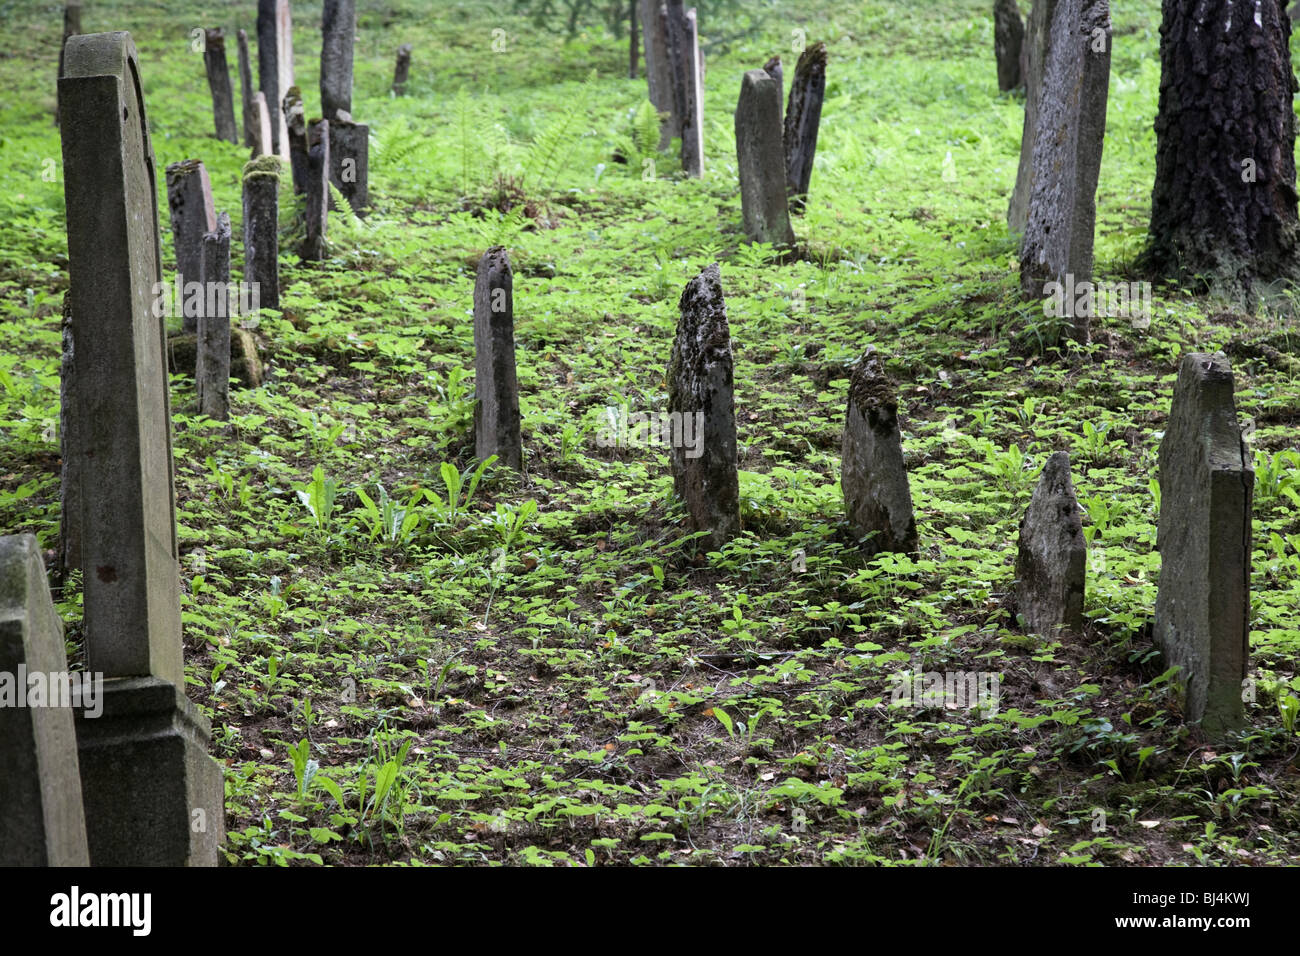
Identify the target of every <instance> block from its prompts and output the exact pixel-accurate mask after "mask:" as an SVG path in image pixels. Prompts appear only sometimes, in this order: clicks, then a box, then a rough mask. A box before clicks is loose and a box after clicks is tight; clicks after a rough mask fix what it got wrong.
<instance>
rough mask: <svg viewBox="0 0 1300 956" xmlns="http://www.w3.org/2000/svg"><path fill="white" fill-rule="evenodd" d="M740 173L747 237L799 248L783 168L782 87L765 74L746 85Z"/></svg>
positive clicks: (739, 127) (740, 109)
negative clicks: (788, 203)
mask: <svg viewBox="0 0 1300 956" xmlns="http://www.w3.org/2000/svg"><path fill="white" fill-rule="evenodd" d="M736 168H737V170H738V171H739V174H740V206H741V211H742V214H743V216H744V219H745V235H747V236H748V237H749V238H750V241H752V242H770V243H772V244H773V245H776V246H792V245H794V230H793V229H791V228H790V211H789V208H788V206H787V204H786V196H785V168H784V163H782V162H781V86H780V84H779V83H778V82H777V81H776V79H775V78H774V77H773V76H771V75H770V74H769V73H767V72H765V71H763V70H750V71H749V72H747V73H746V74H745V78H744V80H742V81H741V84H740V102H739V103H738V104H737V105H736Z"/></svg>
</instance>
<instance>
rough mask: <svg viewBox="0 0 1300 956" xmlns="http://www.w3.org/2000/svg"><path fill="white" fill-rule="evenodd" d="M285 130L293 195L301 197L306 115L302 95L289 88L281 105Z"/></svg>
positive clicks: (304, 181) (304, 184)
mask: <svg viewBox="0 0 1300 956" xmlns="http://www.w3.org/2000/svg"><path fill="white" fill-rule="evenodd" d="M282 110H283V112H284V123H285V129H286V130H287V131H288V132H287V135H288V137H289V171H290V173H291V174H292V177H293V193H294V195H295V196H301V195H303V194H304V193H305V192H307V150H308V146H307V113H306V110H305V109H304V107H303V102H302V93H301V91H299V89H298V87H296V86H294V87H290V88H289V92H287V93H286V94H285V95H284V103H283V104H282Z"/></svg>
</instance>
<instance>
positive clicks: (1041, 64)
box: [1007, 0, 1059, 234]
mask: <svg viewBox="0 0 1300 956" xmlns="http://www.w3.org/2000/svg"><path fill="white" fill-rule="evenodd" d="M1058 2H1059V0H1033V6H1032V7H1031V8H1030V10H1029V18H1028V19H1027V20H1026V21H1025V35H1024V39H1023V40H1022V41H1021V45H1020V78H1021V80H1022V81H1023V82H1024V84H1025V122H1024V125H1023V127H1022V128H1021V133H1020V166H1019V168H1018V169H1017V170H1016V185H1015V189H1014V190H1013V191H1012V193H1011V202H1010V204H1009V205H1008V206H1007V229H1009V230H1010V231H1011V232H1013V233H1017V234H1019V233H1022V232H1024V231H1025V223H1027V222H1028V221H1029V196H1030V193H1032V192H1033V188H1034V136H1035V134H1036V133H1037V131H1038V103H1039V100H1041V99H1042V96H1043V73H1044V71H1045V70H1046V69H1047V51H1048V47H1049V44H1050V42H1051V37H1052V33H1051V26H1052V17H1053V15H1054V14H1055V13H1056V5H1057V3H1058Z"/></svg>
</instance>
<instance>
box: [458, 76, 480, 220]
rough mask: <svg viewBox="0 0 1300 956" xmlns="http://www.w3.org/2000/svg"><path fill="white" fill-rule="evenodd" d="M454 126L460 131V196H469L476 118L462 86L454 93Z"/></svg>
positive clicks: (471, 101)
mask: <svg viewBox="0 0 1300 956" xmlns="http://www.w3.org/2000/svg"><path fill="white" fill-rule="evenodd" d="M455 112H456V126H457V128H458V129H459V131H460V194H461V195H462V196H468V195H469V184H470V180H471V179H472V178H473V177H472V176H471V175H470V172H471V170H472V169H473V168H474V157H475V155H477V153H478V140H479V137H478V134H477V133H476V131H475V130H476V128H477V122H476V121H477V117H476V115H475V109H474V101H473V100H471V99H470V97H469V94H468V93H467V92H465V88H464V87H463V86H462V87H461V88H460V90H459V91H458V92H457V93H456V103H455Z"/></svg>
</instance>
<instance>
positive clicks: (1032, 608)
mask: <svg viewBox="0 0 1300 956" xmlns="http://www.w3.org/2000/svg"><path fill="white" fill-rule="evenodd" d="M1087 561H1088V544H1087V542H1086V541H1085V540H1084V537H1083V521H1082V520H1081V519H1080V517H1079V501H1078V499H1077V498H1076V497H1075V494H1074V482H1072V481H1071V480H1070V455H1069V453H1068V452H1063V451H1058V452H1056V453H1055V454H1054V455H1052V457H1051V458H1049V459H1047V464H1046V465H1045V466H1044V467H1043V474H1042V477H1041V478H1039V480H1038V486H1037V487H1036V488H1035V489H1034V496H1033V498H1031V499H1030V501H1029V508H1028V510H1026V511H1025V516H1024V518H1023V519H1021V521H1020V545H1019V550H1018V553H1017V557H1016V603H1017V605H1018V606H1019V608H1020V613H1021V615H1022V616H1023V617H1024V619H1025V628H1026V630H1028V631H1029V633H1031V634H1039V635H1042V636H1044V637H1050V636H1052V635H1055V634H1056V633H1057V632H1058V631H1060V630H1065V631H1069V632H1070V633H1073V634H1079V633H1082V631H1083V595H1084V574H1085V569H1086V567H1087Z"/></svg>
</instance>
